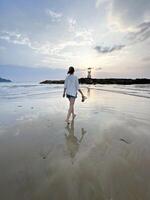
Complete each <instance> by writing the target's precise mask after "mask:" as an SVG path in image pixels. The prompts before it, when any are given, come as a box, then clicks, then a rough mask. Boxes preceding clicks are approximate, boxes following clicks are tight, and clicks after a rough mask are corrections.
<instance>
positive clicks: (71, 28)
mask: <svg viewBox="0 0 150 200" xmlns="http://www.w3.org/2000/svg"><path fill="white" fill-rule="evenodd" d="M68 24H69V32H72V31H74V30H75V26H76V24H77V21H76V19H74V18H68Z"/></svg>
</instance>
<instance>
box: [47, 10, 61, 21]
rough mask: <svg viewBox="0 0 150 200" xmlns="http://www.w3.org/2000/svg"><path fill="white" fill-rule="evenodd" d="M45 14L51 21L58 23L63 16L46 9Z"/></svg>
mask: <svg viewBox="0 0 150 200" xmlns="http://www.w3.org/2000/svg"><path fill="white" fill-rule="evenodd" d="M45 12H46V14H47V15H48V16H49V17H50V18H51V20H52V21H54V22H55V21H60V20H61V18H62V16H63V14H62V13H59V12H55V11H53V10H50V9H46V11H45Z"/></svg>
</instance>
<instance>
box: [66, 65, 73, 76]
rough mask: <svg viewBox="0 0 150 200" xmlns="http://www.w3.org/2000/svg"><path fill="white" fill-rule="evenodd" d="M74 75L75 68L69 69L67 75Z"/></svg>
mask: <svg viewBox="0 0 150 200" xmlns="http://www.w3.org/2000/svg"><path fill="white" fill-rule="evenodd" d="M73 73H74V67H72V66H71V67H69V70H68V72H67V74H73Z"/></svg>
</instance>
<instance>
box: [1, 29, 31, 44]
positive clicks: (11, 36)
mask: <svg viewBox="0 0 150 200" xmlns="http://www.w3.org/2000/svg"><path fill="white" fill-rule="evenodd" d="M0 39H1V40H6V41H7V42H10V43H14V44H20V45H27V46H29V47H31V42H30V39H29V38H28V37H27V36H24V35H22V34H20V33H18V32H8V31H1V32H0Z"/></svg>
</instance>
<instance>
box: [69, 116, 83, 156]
mask: <svg viewBox="0 0 150 200" xmlns="http://www.w3.org/2000/svg"><path fill="white" fill-rule="evenodd" d="M66 130H67V131H68V133H69V134H68V135H67V134H65V137H66V144H67V148H68V151H69V154H70V157H71V158H74V157H75V155H76V153H77V152H78V149H79V145H80V143H81V142H82V139H83V136H84V134H85V133H86V131H85V130H84V128H82V129H81V138H80V139H78V138H77V137H76V136H75V135H74V120H72V122H71V125H70V126H69V124H68V125H67V126H66Z"/></svg>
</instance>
